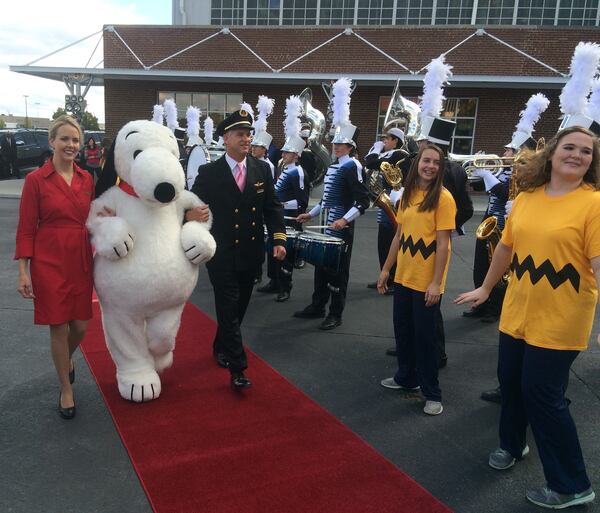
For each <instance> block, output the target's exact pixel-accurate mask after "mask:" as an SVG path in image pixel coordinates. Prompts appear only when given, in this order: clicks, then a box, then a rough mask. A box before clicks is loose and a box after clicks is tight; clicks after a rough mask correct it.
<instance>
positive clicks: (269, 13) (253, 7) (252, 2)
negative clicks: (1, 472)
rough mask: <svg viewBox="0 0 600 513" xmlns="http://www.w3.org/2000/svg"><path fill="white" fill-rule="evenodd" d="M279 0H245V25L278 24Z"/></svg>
mask: <svg viewBox="0 0 600 513" xmlns="http://www.w3.org/2000/svg"><path fill="white" fill-rule="evenodd" d="M281 1H282V0H246V7H247V9H246V25H279V11H280V7H281ZM242 4H243V0H242Z"/></svg>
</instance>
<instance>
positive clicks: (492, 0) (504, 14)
mask: <svg viewBox="0 0 600 513" xmlns="http://www.w3.org/2000/svg"><path fill="white" fill-rule="evenodd" d="M514 10H515V0H479V2H478V5H477V17H476V21H475V22H476V23H485V24H487V25H512V22H513V13H514Z"/></svg>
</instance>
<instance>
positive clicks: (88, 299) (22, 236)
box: [15, 116, 94, 419]
mask: <svg viewBox="0 0 600 513" xmlns="http://www.w3.org/2000/svg"><path fill="white" fill-rule="evenodd" d="M82 138H83V137H82V133H81V128H80V127H79V125H78V123H77V121H75V120H74V119H73V118H71V117H69V116H60V117H59V118H57V119H56V120H55V121H54V122H53V123H52V125H51V126H50V129H49V133H48V140H49V142H50V146H51V147H52V148H53V149H54V155H53V157H52V159H48V160H47V161H46V163H45V164H44V165H42V167H40V168H38V169H36V170H35V171H33V172H32V173H30V174H28V175H27V177H26V178H25V185H24V187H23V193H22V197H21V205H20V209H19V226H18V228H17V247H16V252H15V259H18V260H19V287H18V291H19V292H20V293H21V295H22V296H23V297H24V298H26V299H33V302H34V309H35V315H34V322H35V324H47V325H49V326H50V343H51V350H52V359H53V360H54V366H55V367H56V372H57V374H58V380H59V383H60V394H59V397H58V413H59V415H60V416H61V417H63V418H65V419H72V418H73V417H74V416H75V402H74V400H73V389H72V387H71V384H72V383H73V381H74V379H75V370H74V367H73V362H72V360H71V357H72V356H73V353H74V352H75V350H76V349H77V346H78V345H79V343H80V342H81V340H82V339H83V337H84V335H85V331H86V328H87V322H88V320H89V319H91V317H92V285H93V278H92V276H93V275H92V269H93V267H92V250H91V246H90V241H89V237H88V232H87V229H86V226H85V221H86V219H87V216H88V213H89V209H90V203H91V201H92V199H93V194H94V180H93V178H92V177H91V175H90V174H89V173H88V172H87V171H82V170H81V169H80V168H79V167H78V166H77V165H75V164H74V159H75V157H76V156H77V152H78V151H79V148H80V145H81V141H82Z"/></svg>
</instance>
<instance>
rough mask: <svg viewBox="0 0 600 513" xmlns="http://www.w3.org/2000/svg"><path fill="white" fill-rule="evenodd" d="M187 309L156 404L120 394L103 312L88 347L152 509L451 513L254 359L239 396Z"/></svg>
mask: <svg viewBox="0 0 600 513" xmlns="http://www.w3.org/2000/svg"><path fill="white" fill-rule="evenodd" d="M214 331H215V323H214V321H212V320H211V319H209V318H208V317H207V316H206V315H204V314H203V313H202V312H200V311H199V310H198V309H197V308H196V307H194V306H193V305H190V304H188V306H187V307H186V309H185V311H184V314H183V321H182V326H181V330H180V333H179V337H178V339H177V347H176V349H175V363H174V365H173V367H172V368H171V369H169V370H167V371H166V372H165V373H164V374H163V386H162V395H161V397H160V398H159V399H158V400H157V401H153V402H150V403H145V404H133V403H130V402H127V401H125V400H123V399H121V398H120V396H119V393H118V391H117V386H116V381H115V368H114V364H113V362H112V360H111V358H110V355H109V353H108V351H107V350H106V346H105V344H104V335H103V333H102V327H101V321H100V314H99V311H98V305H97V304H96V305H95V312H94V319H93V321H91V322H90V327H89V330H88V334H87V337H86V340H85V341H84V343H83V345H82V348H83V352H84V355H85V357H86V359H87V361H88V364H89V366H90V369H91V370H92V373H93V374H94V376H95V378H96V381H97V382H98V384H99V386H100V389H101V391H102V394H103V395H104V399H105V401H106V404H107V406H108V408H109V410H110V413H111V415H112V416H113V419H114V422H115V424H116V426H117V429H118V431H119V433H120V435H121V437H122V439H123V442H124V444H125V447H126V448H127V450H128V452H129V455H130V457H131V460H132V461H133V464H134V466H135V469H136V471H137V473H138V475H139V477H140V480H141V482H142V484H143V486H144V488H145V490H146V493H147V495H148V498H149V499H150V502H151V504H152V506H153V508H154V510H155V511H156V512H157V513H175V512H176V513H319V512H323V513H325V512H326V513H333V512H343V513H369V512H373V513H392V512H405V513H425V512H427V513H432V512H444V513H447V512H449V511H450V510H449V509H448V508H447V507H446V506H444V505H443V504H442V503H440V502H439V501H438V500H437V499H436V498H434V497H433V496H432V495H430V494H429V493H428V492H427V491H426V490H424V489H423V488H421V487H420V486H419V485H418V484H417V483H415V482H414V481H413V480H412V479H411V478H409V477H408V476H406V475H405V474H403V473H402V472H400V471H399V470H398V469H397V468H396V467H394V466H393V465H392V464H391V463H390V462H389V461H387V460H386V459H385V458H383V457H382V456H381V455H379V454H378V453H377V452H375V451H374V450H373V449H372V448H371V447H370V446H368V445H367V444H366V443H364V442H363V441H362V440H361V439H359V438H358V437H357V436H356V435H355V434H354V433H352V432H351V431H350V430H349V429H347V428H346V427H345V426H344V425H342V424H341V423H340V422H339V421H338V420H336V419H335V418H334V417H333V416H331V415H330V414H329V413H327V412H326V411H325V410H323V409H322V408H321V407H320V406H318V405H317V404H316V403H314V402H313V401H312V400H311V399H309V398H308V397H307V396H305V395H304V394H303V393H302V392H300V391H299V390H298V389H297V388H295V387H294V386H293V385H291V384H290V383H289V382H288V381H286V380H285V379H284V378H283V377H282V376H281V375H280V374H278V373H277V372H276V371H275V370H273V369H272V368H271V367H269V366H268V365H267V364H266V363H265V362H263V361H262V360H260V359H259V358H258V357H257V356H255V355H253V354H249V355H248V356H249V367H250V372H249V376H250V377H251V379H252V382H253V384H254V386H253V387H252V388H251V389H249V390H248V391H246V392H242V393H236V392H234V391H232V390H231V389H230V387H229V379H228V378H229V373H228V372H227V371H226V370H224V369H221V368H219V367H217V365H216V364H215V362H214V361H213V359H212V339H213V335H214Z"/></svg>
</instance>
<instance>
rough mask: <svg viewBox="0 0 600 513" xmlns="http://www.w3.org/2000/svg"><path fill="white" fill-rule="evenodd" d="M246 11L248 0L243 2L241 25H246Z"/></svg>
mask: <svg viewBox="0 0 600 513" xmlns="http://www.w3.org/2000/svg"><path fill="white" fill-rule="evenodd" d="M247 11H248V0H244V14H243V16H244V19H243V20H242V25H246V14H247Z"/></svg>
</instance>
